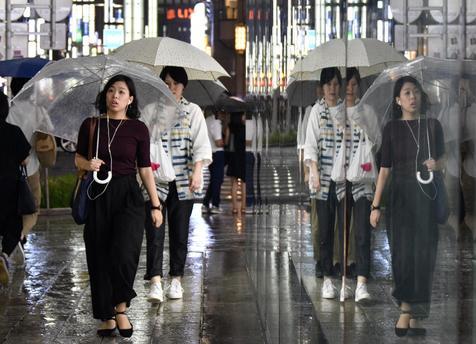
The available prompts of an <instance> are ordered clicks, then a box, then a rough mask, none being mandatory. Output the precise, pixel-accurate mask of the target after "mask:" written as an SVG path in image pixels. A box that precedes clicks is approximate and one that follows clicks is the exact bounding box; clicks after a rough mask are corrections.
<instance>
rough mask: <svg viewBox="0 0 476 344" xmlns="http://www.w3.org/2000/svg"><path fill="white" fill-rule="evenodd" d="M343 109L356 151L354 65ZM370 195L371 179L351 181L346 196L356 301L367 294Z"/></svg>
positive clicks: (356, 74)
mask: <svg viewBox="0 0 476 344" xmlns="http://www.w3.org/2000/svg"><path fill="white" fill-rule="evenodd" d="M346 78H347V84H346V96H345V99H346V105H347V107H346V109H347V118H348V119H349V121H350V132H351V133H352V142H353V145H352V147H351V148H352V150H351V153H352V154H355V153H356V151H357V148H358V143H359V142H362V143H363V141H361V140H360V138H361V136H362V135H365V132H364V130H363V129H362V128H361V127H360V126H359V125H358V124H357V123H356V122H355V118H354V116H355V110H356V106H357V102H358V97H359V92H360V75H359V72H358V70H357V69H356V68H348V69H347V73H346ZM372 198H373V190H372V183H359V182H355V183H352V187H351V194H350V195H348V197H347V202H348V203H347V209H352V212H353V227H352V231H353V238H354V247H355V258H356V259H355V260H356V262H355V263H356V274H357V287H356V288H355V301H357V302H358V301H362V300H365V299H369V298H370V294H369V293H368V291H367V279H368V278H369V277H370V222H369V216H370V202H371V200H372Z"/></svg>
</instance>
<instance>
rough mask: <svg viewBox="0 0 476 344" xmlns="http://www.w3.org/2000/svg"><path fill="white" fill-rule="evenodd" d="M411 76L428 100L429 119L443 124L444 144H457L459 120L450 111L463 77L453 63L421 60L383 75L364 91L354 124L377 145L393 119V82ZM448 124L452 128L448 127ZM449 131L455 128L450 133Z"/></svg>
mask: <svg viewBox="0 0 476 344" xmlns="http://www.w3.org/2000/svg"><path fill="white" fill-rule="evenodd" d="M406 75H411V76H413V77H414V78H416V79H417V80H418V81H419V82H420V84H421V85H422V87H423V90H424V92H425V93H426V94H427V95H428V98H429V103H430V106H429V110H428V111H427V116H428V117H433V118H437V119H438V120H439V121H440V123H441V124H442V127H443V130H444V135H445V141H446V142H448V141H454V140H459V138H458V137H459V135H460V134H459V131H460V129H459V128H461V125H460V123H461V120H462V118H461V117H462V116H460V114H459V113H458V112H455V111H452V109H451V107H452V106H453V105H454V104H455V103H456V102H457V94H456V91H457V85H458V81H459V79H460V77H461V75H462V65H461V63H460V62H458V61H456V60H441V59H435V58H429V57H420V58H418V59H416V60H414V61H411V62H407V63H404V64H401V65H399V66H395V67H392V68H389V69H386V70H385V71H383V72H382V73H381V74H380V75H379V77H378V78H377V79H376V80H375V81H374V83H373V84H372V86H371V87H370V88H369V89H368V90H367V92H366V93H365V95H364V97H363V98H362V100H361V101H360V103H359V105H358V107H357V109H356V113H355V115H356V120H357V122H358V124H359V125H360V126H361V127H362V128H363V129H364V130H365V132H366V133H367V134H368V136H369V138H370V140H371V141H372V142H375V143H376V144H377V145H379V144H380V142H381V130H382V129H383V127H384V125H385V124H386V123H387V122H388V121H389V120H390V119H391V117H392V108H391V104H392V101H393V88H394V85H395V82H396V80H398V79H399V78H400V77H402V76H406ZM450 124H451V125H450ZM450 128H456V129H455V130H452V129H450Z"/></svg>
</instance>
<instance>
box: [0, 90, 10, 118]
mask: <svg viewBox="0 0 476 344" xmlns="http://www.w3.org/2000/svg"><path fill="white" fill-rule="evenodd" d="M9 110H10V106H9V104H8V97H7V96H6V95H5V93H3V92H0V121H2V122H4V121H6V119H7V117H8V111H9Z"/></svg>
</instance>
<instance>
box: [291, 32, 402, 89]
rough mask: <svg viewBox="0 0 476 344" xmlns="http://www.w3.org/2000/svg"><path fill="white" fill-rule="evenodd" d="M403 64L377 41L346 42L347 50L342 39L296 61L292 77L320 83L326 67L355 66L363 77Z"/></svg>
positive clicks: (326, 44)
mask: <svg viewBox="0 0 476 344" xmlns="http://www.w3.org/2000/svg"><path fill="white" fill-rule="evenodd" d="M346 52H347V59H346ZM404 61H406V59H405V57H404V56H403V55H402V54H400V53H399V52H397V51H396V50H395V49H394V48H393V47H392V46H390V45H389V44H388V43H384V42H381V41H379V40H376V39H370V38H356V39H353V40H349V41H348V42H347V47H346V44H345V41H344V40H343V39H333V40H331V41H328V42H326V43H324V44H322V45H320V46H318V47H317V48H316V49H314V50H312V51H311V52H310V53H309V54H308V55H307V56H306V57H305V58H303V59H302V60H299V61H298V62H297V63H296V65H295V67H294V69H293V71H292V72H291V77H293V78H295V79H298V80H319V77H320V74H321V70H322V69H323V68H327V67H344V68H345V67H358V68H359V72H360V76H361V77H365V76H367V75H372V74H375V73H379V72H381V71H382V70H384V69H385V68H387V67H390V66H392V65H395V64H397V63H401V62H404Z"/></svg>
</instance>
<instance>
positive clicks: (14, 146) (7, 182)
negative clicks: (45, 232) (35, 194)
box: [0, 92, 31, 286]
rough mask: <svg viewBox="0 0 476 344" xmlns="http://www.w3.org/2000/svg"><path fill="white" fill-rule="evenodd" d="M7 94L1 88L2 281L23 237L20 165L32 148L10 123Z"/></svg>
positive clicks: (0, 200) (0, 203)
mask: <svg viewBox="0 0 476 344" xmlns="http://www.w3.org/2000/svg"><path fill="white" fill-rule="evenodd" d="M8 111H9V106H8V98H7V96H5V94H3V93H1V92H0V151H1V157H2V168H1V169H0V190H2V197H0V229H1V231H0V232H1V235H2V237H3V238H2V254H1V255H0V283H1V284H3V285H4V286H5V285H7V284H8V281H9V270H8V269H9V256H10V255H11V254H12V252H13V250H14V249H15V247H16V246H17V245H18V242H19V241H20V235H21V230H22V217H21V215H18V211H17V204H18V201H17V200H18V180H19V178H20V165H25V164H26V161H25V159H26V158H27V157H28V154H29V151H30V148H31V146H30V144H29V143H28V140H27V139H26V137H25V135H24V134H23V132H22V131H21V129H20V128H19V127H17V126H16V125H13V124H9V123H7V122H6V121H5V120H6V118H7V116H8Z"/></svg>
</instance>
